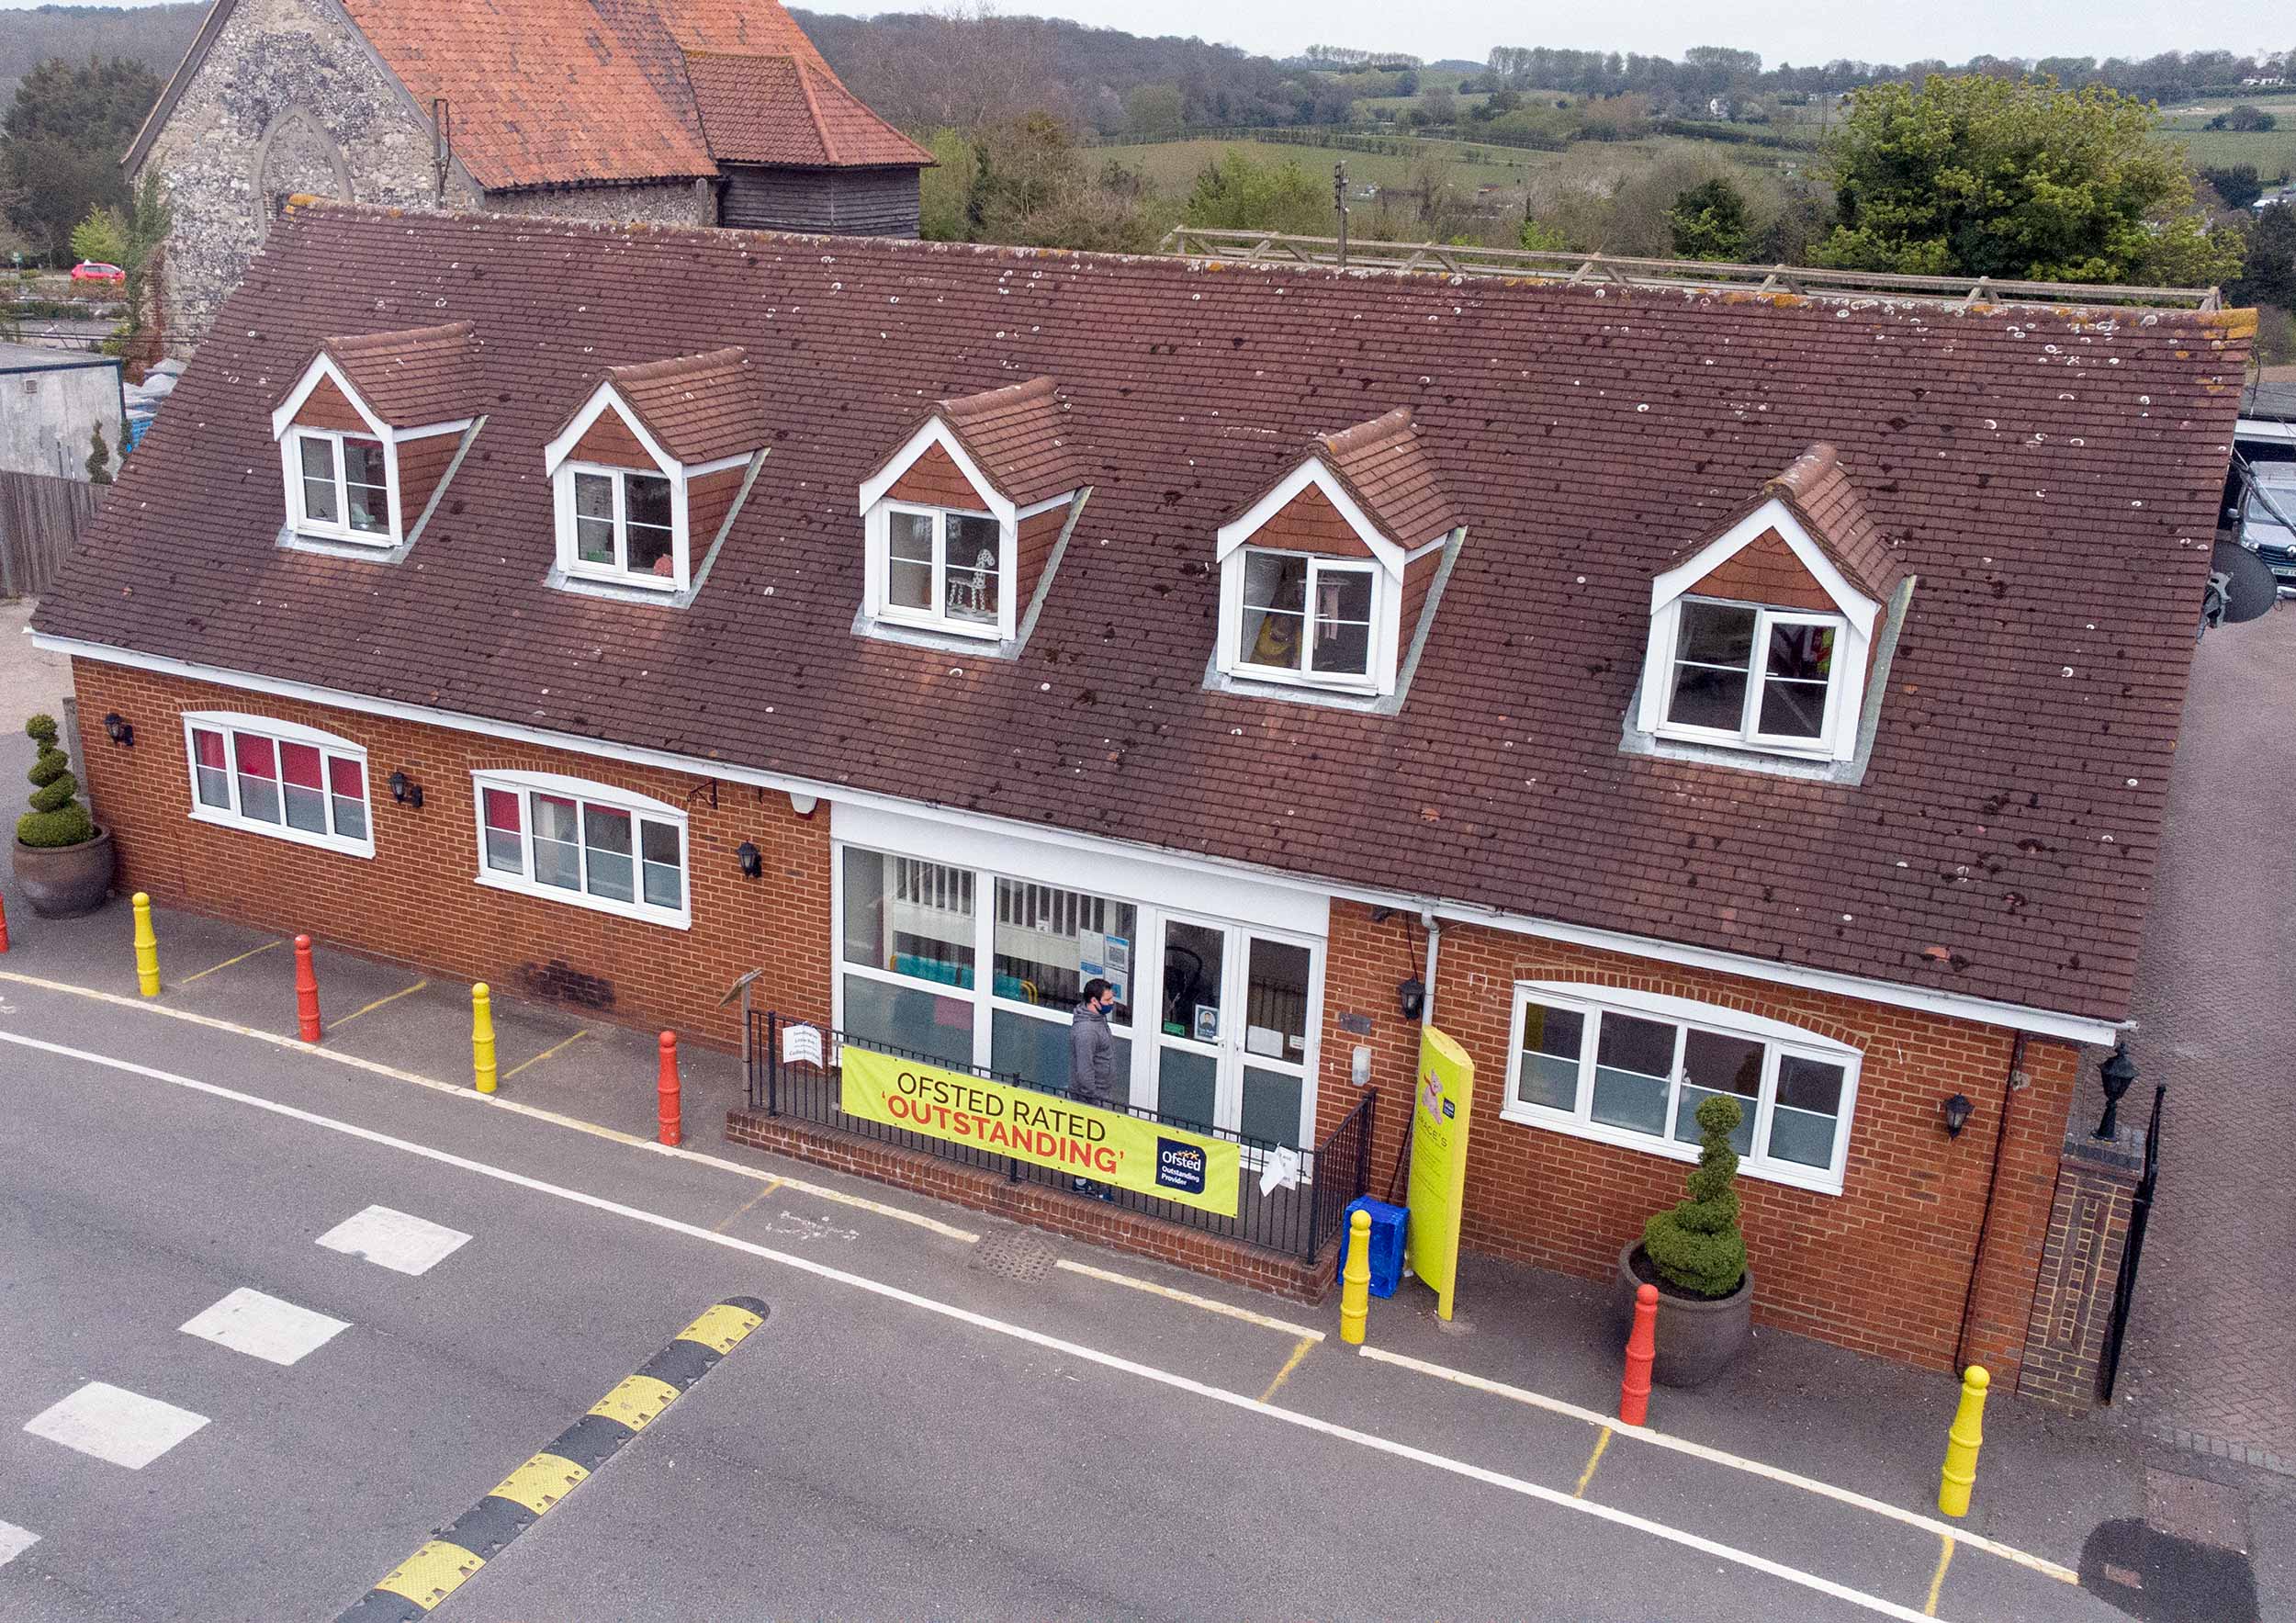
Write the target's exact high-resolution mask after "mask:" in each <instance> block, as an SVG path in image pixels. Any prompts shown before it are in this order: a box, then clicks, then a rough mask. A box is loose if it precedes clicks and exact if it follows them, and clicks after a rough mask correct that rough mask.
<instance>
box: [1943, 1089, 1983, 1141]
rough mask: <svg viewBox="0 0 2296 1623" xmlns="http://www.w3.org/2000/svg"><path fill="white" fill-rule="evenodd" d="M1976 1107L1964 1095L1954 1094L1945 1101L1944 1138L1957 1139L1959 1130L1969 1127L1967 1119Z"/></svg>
mask: <svg viewBox="0 0 2296 1623" xmlns="http://www.w3.org/2000/svg"><path fill="white" fill-rule="evenodd" d="M1976 1109H1977V1107H1976V1106H1975V1105H1973V1104H1971V1103H1970V1102H1969V1100H1968V1098H1967V1097H1966V1096H1965V1095H1963V1094H1959V1093H1956V1094H1955V1095H1953V1098H1951V1099H1947V1100H1946V1101H1945V1136H1946V1137H1948V1138H1959V1137H1960V1136H1961V1130H1962V1129H1963V1128H1964V1127H1966V1126H1968V1125H1969V1118H1970V1116H1971V1115H1972V1114H1974V1113H1975V1110H1976Z"/></svg>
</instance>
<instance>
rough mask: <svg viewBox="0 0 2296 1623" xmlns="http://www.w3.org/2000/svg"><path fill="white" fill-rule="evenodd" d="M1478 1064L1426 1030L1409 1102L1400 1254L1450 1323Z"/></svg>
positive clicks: (1431, 1029) (1437, 1311)
mask: <svg viewBox="0 0 2296 1623" xmlns="http://www.w3.org/2000/svg"><path fill="white" fill-rule="evenodd" d="M1474 1103H1475V1062H1474V1061H1473V1060H1471V1059H1469V1058H1468V1056H1467V1051H1466V1050H1465V1049H1463V1048H1461V1047H1460V1046H1459V1045H1458V1043H1454V1042H1452V1041H1451V1039H1450V1038H1448V1037H1446V1036H1445V1035H1444V1034H1443V1033H1442V1032H1441V1031H1436V1030H1435V1028H1434V1027H1433V1026H1429V1027H1428V1028H1427V1029H1426V1031H1425V1032H1424V1034H1423V1035H1422V1036H1421V1037H1420V1039H1419V1089H1418V1095H1417V1097H1416V1098H1415V1099H1413V1101H1412V1122H1411V1197H1410V1198H1411V1221H1410V1222H1409V1223H1406V1224H1405V1225H1404V1228H1403V1248H1404V1250H1405V1251H1406V1252H1407V1253H1409V1257H1410V1261H1411V1271H1412V1273H1414V1274H1417V1275H1418V1276H1419V1277H1420V1278H1421V1279H1424V1280H1425V1281H1426V1282H1427V1283H1428V1284H1429V1285H1430V1286H1432V1287H1433V1288H1434V1290H1435V1316H1436V1317H1438V1318H1442V1319H1448V1318H1449V1317H1450V1316H1451V1291H1452V1287H1453V1286H1455V1285H1456V1284H1457V1283H1458V1271H1459V1212H1460V1210H1461V1208H1463V1207H1464V1206H1465V1205H1466V1203H1467V1119H1468V1115H1469V1111H1470V1110H1472V1108H1473V1106H1474Z"/></svg>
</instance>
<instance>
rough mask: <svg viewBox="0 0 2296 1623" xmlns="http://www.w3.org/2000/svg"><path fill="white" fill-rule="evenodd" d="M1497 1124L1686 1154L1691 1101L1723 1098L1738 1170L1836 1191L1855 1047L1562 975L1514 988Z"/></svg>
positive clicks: (1694, 1145) (1692, 1133)
mask: <svg viewBox="0 0 2296 1623" xmlns="http://www.w3.org/2000/svg"><path fill="white" fill-rule="evenodd" d="M1860 1061H1861V1055H1860V1054H1859V1053H1858V1051H1857V1050H1856V1049H1854V1048H1851V1047H1849V1046H1848V1045H1847V1044H1844V1043H1837V1042H1834V1041H1833V1040H1832V1039H1830V1038H1827V1037H1820V1036H1818V1034H1817V1033H1815V1032H1812V1031H1802V1030H1801V1029H1799V1028H1798V1027H1795V1026H1789V1025H1786V1024H1784V1022H1782V1021H1778V1020H1769V1019H1766V1018H1764V1017H1762V1016H1759V1015H1751V1014H1747V1013H1745V1012H1743V1011H1741V1010H1739V1009H1725V1008H1721V1007H1719V1006H1716V1005H1713V1004H1705V1003H1697V1002H1694V1001H1691V1000H1690V999H1687V998H1682V997H1664V996H1661V995H1659V994H1657V993H1643V992H1633V991H1627V990H1624V989H1621V988H1617V987H1607V986H1581V985H1578V984H1576V983H1548V982H1524V983H1520V984H1518V985H1517V986H1516V987H1515V989H1514V1051H1513V1054H1512V1056H1511V1059H1510V1062H1509V1065H1508V1075H1507V1095H1506V1103H1505V1105H1504V1106H1503V1109H1502V1110H1501V1111H1500V1114H1501V1115H1502V1116H1503V1117H1504V1118H1505V1119H1507V1120H1508V1121H1519V1122H1523V1123H1525V1124H1527V1125H1530V1126H1534V1127H1543V1128H1547V1129H1548V1130H1550V1131H1553V1132H1557V1133H1570V1134H1571V1135H1573V1136H1575V1137H1580V1138H1592V1139H1598V1140H1600V1141H1602V1142H1604V1143H1605V1144H1624V1145H1626V1146H1628V1147H1629V1148H1633V1149H1640V1150H1648V1151H1650V1152H1652V1153H1654V1154H1657V1155H1668V1156H1671V1157H1672V1158H1674V1159H1676V1160H1683V1161H1694V1160H1696V1159H1697V1158H1698V1126H1697V1121H1696V1120H1695V1117H1696V1112H1697V1110H1698V1106H1699V1105H1700V1104H1701V1103H1703V1102H1704V1101H1705V1099H1709V1098H1711V1097H1713V1096H1714V1095H1716V1094H1725V1093H1726V1094H1729V1095H1732V1096H1734V1097H1735V1098H1737V1099H1738V1100H1739V1105H1740V1106H1741V1107H1742V1109H1743V1112H1744V1113H1743V1119H1742V1120H1741V1121H1739V1128H1738V1131H1737V1132H1736V1133H1734V1134H1732V1137H1731V1147H1732V1148H1733V1149H1735V1150H1737V1151H1738V1154H1739V1170H1740V1171H1741V1172H1744V1173H1745V1174H1747V1175H1748V1176H1749V1177H1752V1178H1766V1179H1768V1180H1770V1181H1771V1182H1773V1183H1784V1184H1792V1185H1795V1187H1797V1188H1800V1189H1818V1190H1820V1191H1823V1192H1825V1193H1828V1194H1840V1192H1841V1188H1842V1178H1843V1172H1844V1168H1845V1167H1847V1165H1848V1156H1849V1144H1850V1123H1851V1112H1852V1110H1853V1108H1854V1107H1855V1104H1856V1102H1857V1085H1858V1069H1859V1065H1860Z"/></svg>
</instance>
